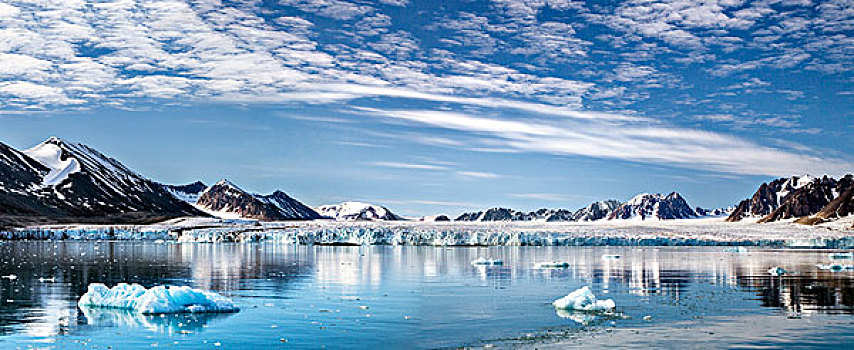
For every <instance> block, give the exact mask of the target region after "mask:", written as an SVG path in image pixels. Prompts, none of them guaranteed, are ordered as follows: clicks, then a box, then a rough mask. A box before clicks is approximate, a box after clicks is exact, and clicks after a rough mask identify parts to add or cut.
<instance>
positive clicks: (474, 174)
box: [457, 171, 502, 179]
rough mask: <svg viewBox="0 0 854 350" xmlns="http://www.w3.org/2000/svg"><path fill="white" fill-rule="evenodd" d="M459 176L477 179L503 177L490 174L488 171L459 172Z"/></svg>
mask: <svg viewBox="0 0 854 350" xmlns="http://www.w3.org/2000/svg"><path fill="white" fill-rule="evenodd" d="M457 175H459V176H462V177H470V178H475V179H497V178H500V177H502V176H501V175H498V174H496V173H490V172H486V171H458V172H457Z"/></svg>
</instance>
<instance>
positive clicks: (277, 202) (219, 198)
mask: <svg viewBox="0 0 854 350" xmlns="http://www.w3.org/2000/svg"><path fill="white" fill-rule="evenodd" d="M196 206H197V207H199V208H201V209H203V210H205V211H207V212H209V213H210V214H213V215H216V216H224V217H229V216H237V217H241V218H247V219H258V220H264V221H274V220H312V219H319V218H320V215H319V214H318V213H317V212H315V211H314V210H312V209H311V208H309V207H308V206H306V205H305V204H302V203H300V202H299V201H297V200H295V199H293V198H291V197H290V196H288V195H287V194H285V193H284V192H282V191H276V192H274V193H273V194H270V195H266V196H264V195H258V194H252V193H249V192H246V191H244V190H242V189H241V188H240V187H237V185H235V184H233V183H231V182H229V181H228V180H224V179H223V180H220V181H219V182H217V183H216V184H214V185H213V186H211V187H208V188H207V189H205V190H204V191H203V192H202V193H201V194H200V195H199V199H198V201H196Z"/></svg>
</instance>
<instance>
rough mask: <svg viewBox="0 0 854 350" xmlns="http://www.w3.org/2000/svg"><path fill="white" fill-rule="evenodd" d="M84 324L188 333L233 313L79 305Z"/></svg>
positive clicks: (199, 329)
mask: <svg viewBox="0 0 854 350" xmlns="http://www.w3.org/2000/svg"><path fill="white" fill-rule="evenodd" d="M80 311H82V313H83V316H84V317H85V320H84V321H83V322H84V323H85V324H86V325H89V326H95V327H124V328H138V329H145V330H149V331H152V332H157V333H181V334H188V333H193V332H198V331H201V330H202V329H203V328H204V327H205V326H206V325H207V324H208V323H209V322H212V321H215V320H221V319H225V318H228V317H230V316H232V315H233V313H201V314H187V313H184V314H174V315H143V314H140V313H137V312H133V311H129V310H119V309H106V308H92V307H85V306H83V307H80Z"/></svg>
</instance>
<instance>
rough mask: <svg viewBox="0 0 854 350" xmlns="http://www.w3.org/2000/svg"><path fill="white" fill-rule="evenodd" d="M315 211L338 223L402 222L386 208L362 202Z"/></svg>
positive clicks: (318, 208)
mask: <svg viewBox="0 0 854 350" xmlns="http://www.w3.org/2000/svg"><path fill="white" fill-rule="evenodd" d="M315 210H316V211H317V212H318V213H320V215H321V216H323V217H327V218H330V219H335V220H338V221H361V220H370V221H375V220H386V221H397V220H404V219H403V218H402V217H400V216H398V215H397V214H394V213H392V212H391V211H390V210H388V208H385V207H382V206H379V205H374V204H368V203H362V202H344V203H340V204H331V205H321V206H319V207H317V208H315Z"/></svg>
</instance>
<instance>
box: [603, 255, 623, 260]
mask: <svg viewBox="0 0 854 350" xmlns="http://www.w3.org/2000/svg"><path fill="white" fill-rule="evenodd" d="M620 258H621V257H620V256H619V255H617V254H604V255H602V260H620Z"/></svg>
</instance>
